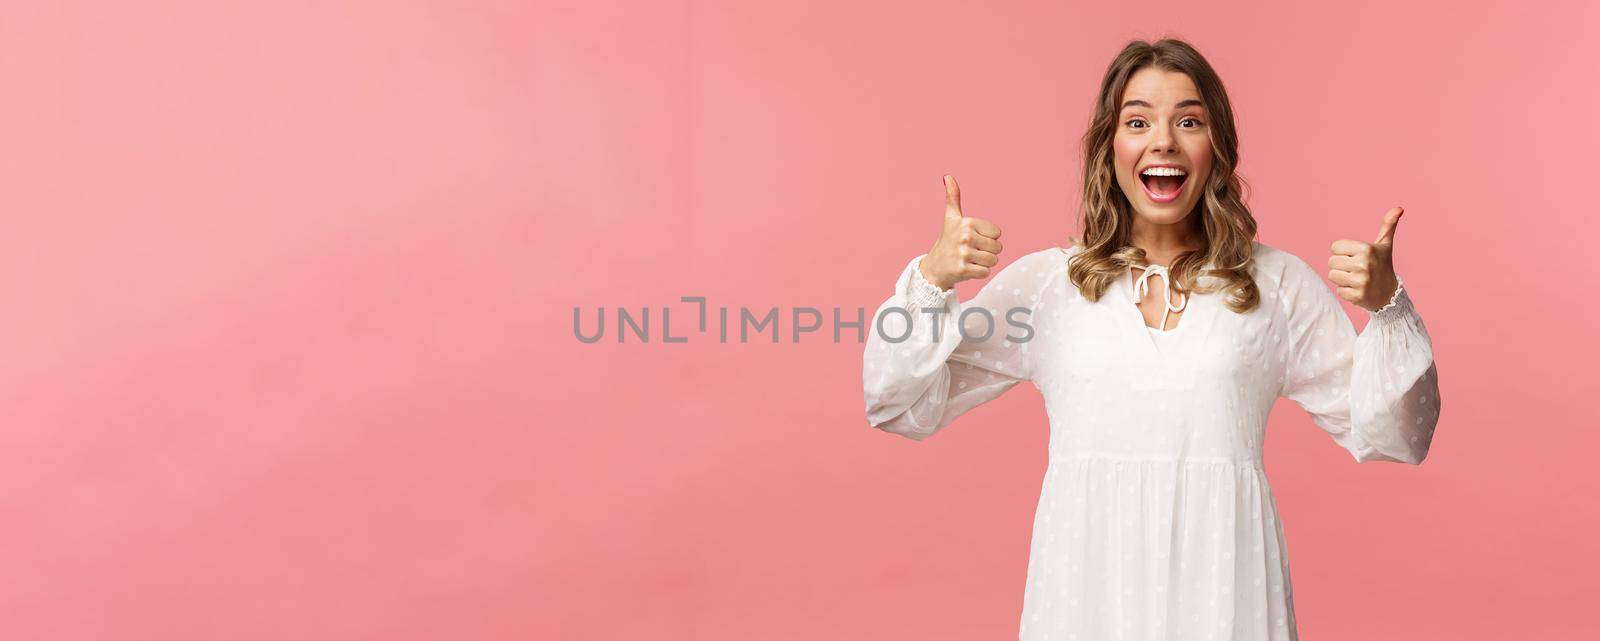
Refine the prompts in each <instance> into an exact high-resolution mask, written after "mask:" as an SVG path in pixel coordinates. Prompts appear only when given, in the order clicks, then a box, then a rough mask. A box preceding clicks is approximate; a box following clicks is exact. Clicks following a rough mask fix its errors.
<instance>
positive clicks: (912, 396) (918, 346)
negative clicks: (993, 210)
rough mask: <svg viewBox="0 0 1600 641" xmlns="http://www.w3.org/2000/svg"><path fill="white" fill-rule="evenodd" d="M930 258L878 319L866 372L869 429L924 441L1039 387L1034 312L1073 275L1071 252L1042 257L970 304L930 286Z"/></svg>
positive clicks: (1009, 269) (999, 277)
mask: <svg viewBox="0 0 1600 641" xmlns="http://www.w3.org/2000/svg"><path fill="white" fill-rule="evenodd" d="M924 256H925V254H924ZM922 258H923V256H918V257H916V258H914V259H912V260H911V263H910V264H908V265H907V266H906V268H905V270H904V271H903V272H901V274H900V278H899V280H898V281H897V282H896V283H895V289H894V293H893V294H892V295H891V296H889V298H888V300H886V301H884V302H883V304H882V305H880V306H879V307H878V311H877V313H876V314H874V315H873V322H871V323H870V324H869V327H868V328H867V329H868V336H869V338H868V339H867V345H866V353H865V355H864V357H863V364H862V373H861V374H862V382H863V384H864V391H865V400H866V411H867V423H868V424H870V425H871V426H873V427H875V428H878V429H881V430H883V431H886V432H890V433H893V434H899V435H901V436H905V437H908V438H911V439H915V440H918V441H920V440H923V439H925V438H928V437H929V436H932V435H933V434H934V433H935V432H937V431H938V430H940V429H941V428H943V427H945V426H946V425H949V424H950V423H951V422H952V421H954V420H955V419H956V417H958V416H960V415H961V414H963V413H965V412H967V411H968V410H971V409H972V408H974V407H977V406H978V405H980V404H983V403H985V402H987V401H990V400H992V399H995V398H997V397H999V396H1000V395H1001V394H1003V393H1005V391H1006V390H1009V389H1011V388H1012V387H1013V386H1015V385H1016V384H1017V383H1018V382H1021V381H1023V380H1027V379H1029V377H1030V376H1031V371H1032V368H1033V364H1032V362H1031V360H1030V356H1029V354H1030V352H1029V345H1030V344H1031V343H1032V341H1033V340H1034V339H1036V338H1037V331H1036V330H1035V329H1034V327H1033V326H1034V319H1033V310H1034V308H1035V306H1036V305H1037V304H1038V301H1039V297H1040V294H1041V293H1042V291H1043V288H1044V286H1045V284H1046V282H1048V281H1050V280H1053V278H1052V276H1053V275H1055V274H1057V273H1064V272H1065V271H1066V268H1065V254H1064V252H1063V251H1062V250H1061V249H1059V248H1052V249H1047V250H1041V251H1037V252H1034V253H1032V254H1028V255H1026V256H1023V257H1022V258H1020V259H1018V260H1017V261H1016V262H1014V263H1012V264H1011V265H1008V266H1006V267H1005V268H1004V269H1002V270H1000V272H999V273H998V274H995V275H994V276H993V278H992V279H991V280H990V281H989V282H987V283H984V286H983V288H982V289H981V290H979V292H978V294H977V296H975V297H973V298H972V300H969V301H967V302H965V303H963V302H961V301H960V300H959V299H958V298H957V296H956V293H955V290H954V289H948V290H942V291H941V290H940V289H939V288H938V286H936V285H933V284H932V283H929V282H928V281H927V280H926V279H924V278H923V277H922V272H921V270H920V269H919V266H920V264H921V261H922ZM1053 258H1058V259H1060V260H1053ZM958 322H960V323H962V324H964V326H965V331H964V332H963V331H962V330H961V328H960V327H959V326H958V324H957V323H958Z"/></svg>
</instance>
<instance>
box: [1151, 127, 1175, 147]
mask: <svg viewBox="0 0 1600 641" xmlns="http://www.w3.org/2000/svg"><path fill="white" fill-rule="evenodd" d="M1177 150H1178V145H1177V143H1176V142H1174V141H1173V139H1172V132H1170V131H1167V130H1166V129H1164V128H1160V127H1158V128H1156V130H1155V134H1154V135H1153V136H1151V137H1150V151H1152V152H1154V153H1163V152H1167V153H1170V152H1175V151H1177Z"/></svg>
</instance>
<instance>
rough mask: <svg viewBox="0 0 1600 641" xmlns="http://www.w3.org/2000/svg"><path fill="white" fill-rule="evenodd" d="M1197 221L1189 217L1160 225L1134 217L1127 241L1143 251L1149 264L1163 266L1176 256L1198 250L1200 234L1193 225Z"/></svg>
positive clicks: (1193, 217) (1191, 216)
mask: <svg viewBox="0 0 1600 641" xmlns="http://www.w3.org/2000/svg"><path fill="white" fill-rule="evenodd" d="M1198 220H1199V219H1198V218H1196V217H1195V216H1193V215H1190V216H1184V217H1183V219H1182V220H1179V221H1178V222H1175V223H1171V224H1162V223H1153V222H1150V221H1148V220H1145V219H1143V218H1141V217H1139V216H1134V217H1133V231H1132V233H1131V234H1130V236H1131V238H1130V239H1129V240H1130V241H1131V242H1132V243H1133V246H1134V247H1138V248H1139V249H1143V250H1144V255H1145V258H1147V259H1149V261H1150V262H1152V263H1159V264H1163V265H1165V264H1168V263H1171V262H1172V259H1174V258H1177V256H1178V254H1182V253H1184V252H1186V251H1191V250H1196V249H1199V248H1200V233H1199V231H1198V230H1196V229H1195V225H1194V223H1195V222H1197V221H1198Z"/></svg>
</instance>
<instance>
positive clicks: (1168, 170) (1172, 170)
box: [1140, 167, 1188, 176]
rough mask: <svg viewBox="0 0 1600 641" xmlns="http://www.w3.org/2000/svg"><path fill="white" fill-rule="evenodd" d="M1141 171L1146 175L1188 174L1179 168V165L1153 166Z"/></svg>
mask: <svg viewBox="0 0 1600 641" xmlns="http://www.w3.org/2000/svg"><path fill="white" fill-rule="evenodd" d="M1140 173H1141V174H1143V175H1145V176H1187V175H1188V174H1186V173H1184V171H1183V170H1182V169H1178V168H1177V167H1151V168H1149V169H1146V170H1144V171H1142V172H1140Z"/></svg>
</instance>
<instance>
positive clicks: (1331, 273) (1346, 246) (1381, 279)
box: [1328, 207, 1405, 311]
mask: <svg viewBox="0 0 1600 641" xmlns="http://www.w3.org/2000/svg"><path fill="white" fill-rule="evenodd" d="M1402 213H1405V209H1404V208H1401V207H1395V208H1393V209H1390V210H1389V213H1387V214H1384V216H1383V228H1382V229H1381V230H1379V232H1378V239H1377V240H1375V241H1372V242H1370V243H1364V242H1361V241H1359V240H1336V241H1333V246H1332V249H1333V256H1331V257H1329V258H1328V280H1331V281H1333V284H1334V293H1336V294H1338V295H1339V298H1343V299H1345V300H1347V301H1350V302H1352V303H1355V304H1356V305H1358V306H1360V307H1361V308H1362V309H1365V310H1367V311H1377V310H1378V309H1379V308H1381V307H1383V306H1384V305H1386V304H1388V303H1389V299H1390V298H1391V297H1393V296H1394V290H1395V289H1396V288H1398V287H1399V286H1400V280H1399V279H1398V278H1396V277H1395V274H1394V228H1395V226H1397V225H1399V224H1400V215H1401V214H1402Z"/></svg>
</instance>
